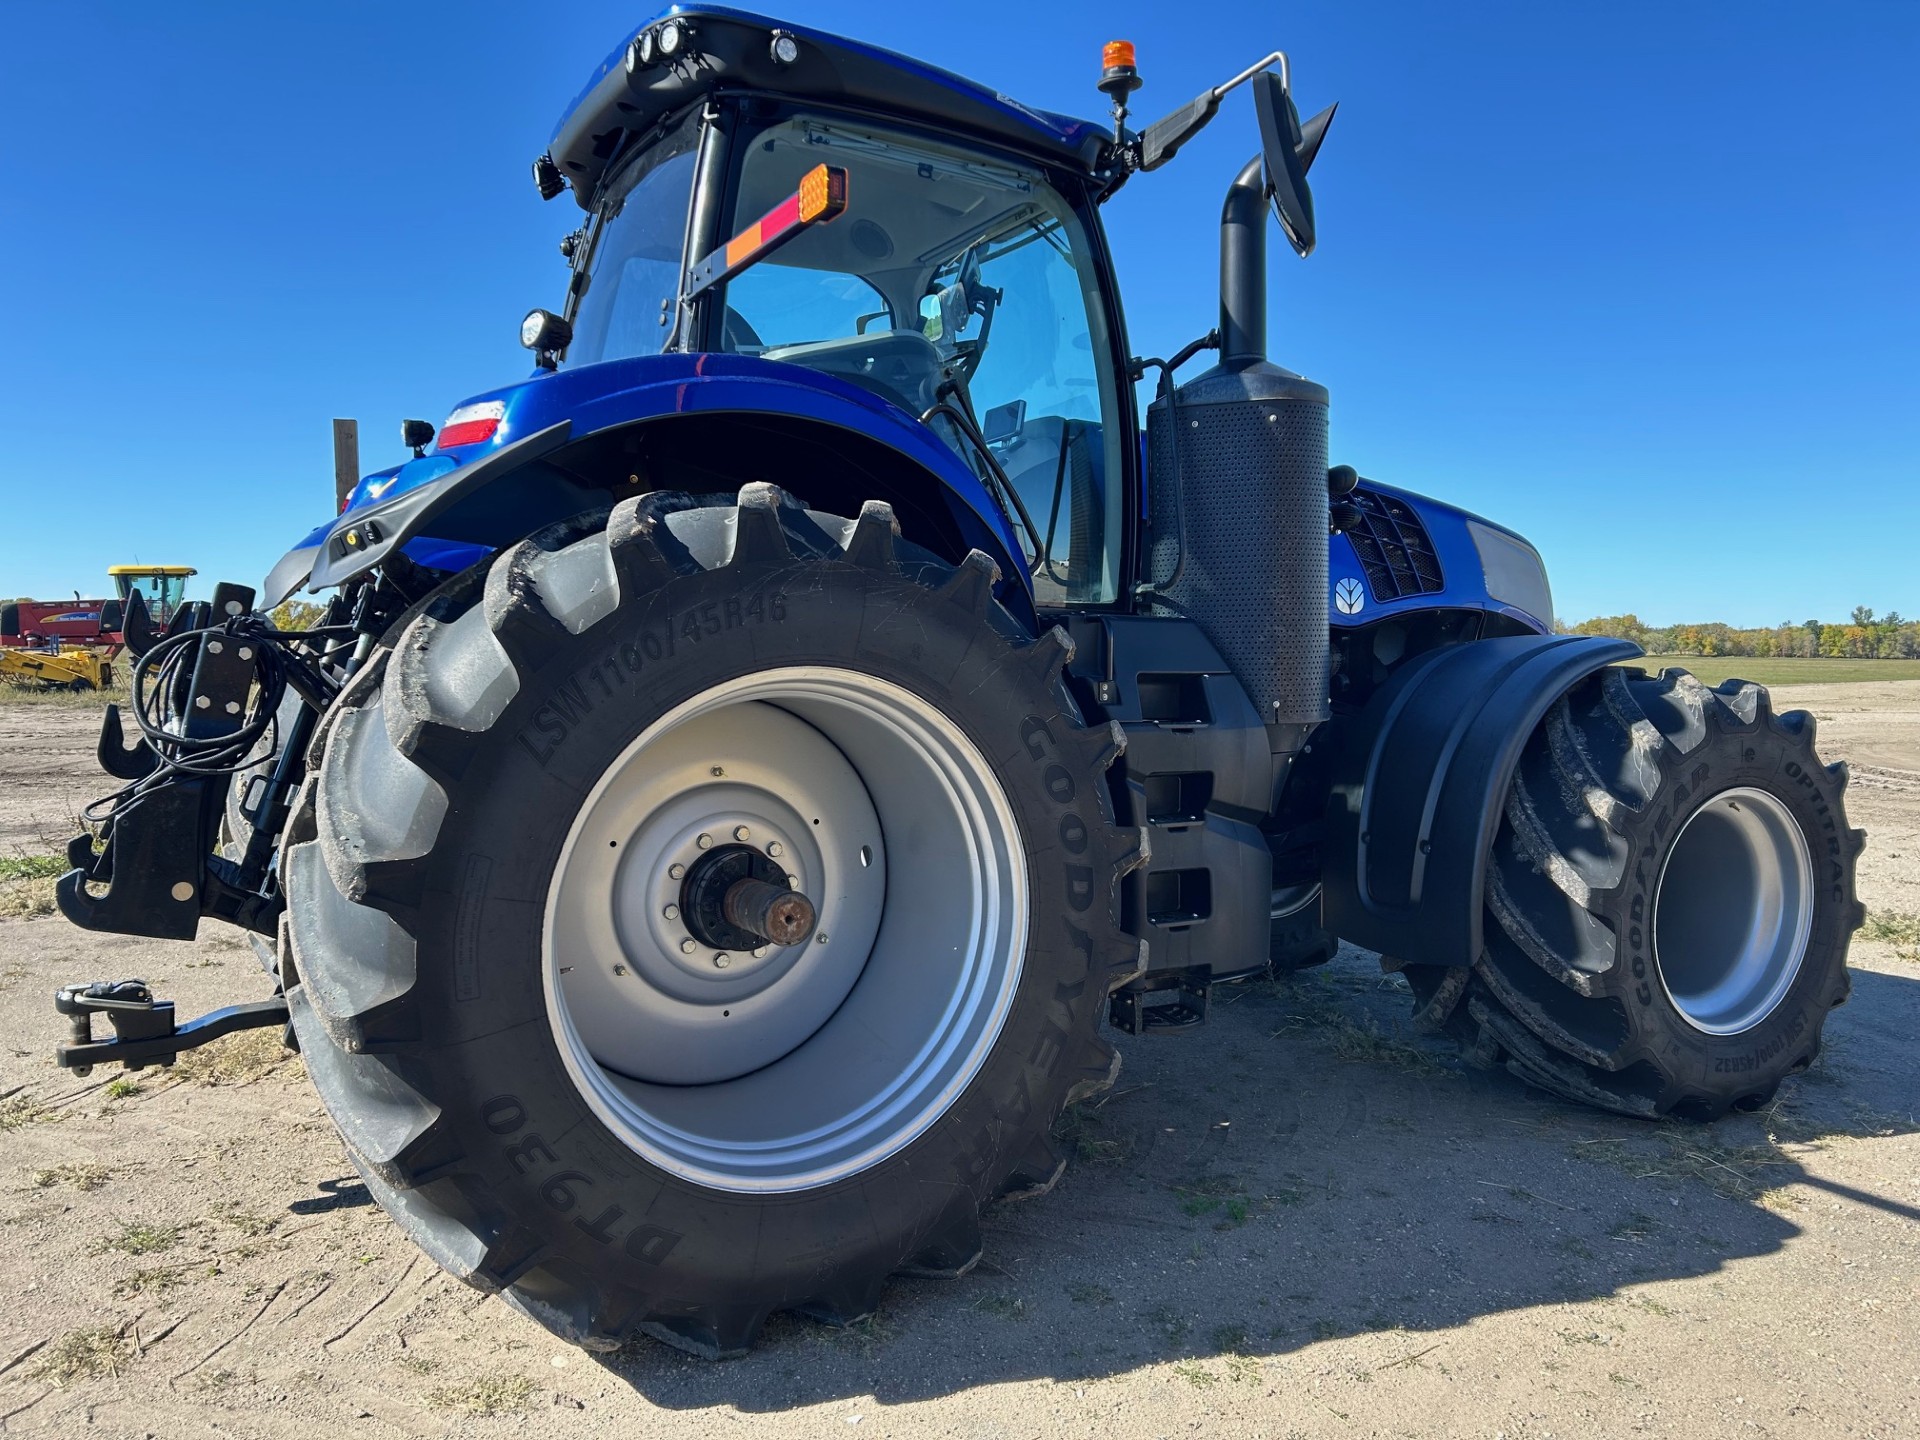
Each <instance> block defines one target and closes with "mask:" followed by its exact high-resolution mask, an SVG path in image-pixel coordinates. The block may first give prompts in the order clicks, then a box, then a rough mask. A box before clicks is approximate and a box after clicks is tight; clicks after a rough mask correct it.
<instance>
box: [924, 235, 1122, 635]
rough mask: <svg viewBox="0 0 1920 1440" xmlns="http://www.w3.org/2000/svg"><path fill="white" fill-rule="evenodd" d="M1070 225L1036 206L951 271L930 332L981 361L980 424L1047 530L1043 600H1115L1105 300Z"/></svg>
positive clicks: (1035, 552) (977, 385) (1041, 547)
mask: <svg viewBox="0 0 1920 1440" xmlns="http://www.w3.org/2000/svg"><path fill="white" fill-rule="evenodd" d="M1070 233H1071V232H1070V231H1069V228H1068V227H1067V226H1066V225H1065V224H1063V223H1062V222H1061V221H1059V220H1058V219H1056V218H1055V217H1053V216H1051V215H1046V214H1035V215H1033V216H1032V217H1031V218H1029V219H1028V220H1027V221H1025V222H1024V223H1023V224H1022V225H1021V226H1020V227H1019V228H1018V229H1017V230H1014V231H1011V232H1006V233H1002V234H1000V235H998V236H995V237H993V238H992V239H991V240H989V241H988V242H986V243H983V244H980V245H976V246H974V247H972V249H970V250H969V251H968V252H967V253H966V254H965V255H962V256H961V257H960V258H959V259H958V260H956V261H954V262H953V263H952V264H950V265H948V266H945V267H943V268H942V269H941V270H940V271H939V272H938V273H937V274H936V275H935V276H934V280H933V285H934V293H933V294H932V295H930V296H929V297H928V301H929V302H931V303H927V302H923V305H922V312H923V314H924V315H925V316H926V325H927V331H928V333H929V335H930V337H931V338H933V339H934V340H935V342H936V343H937V344H942V347H943V349H948V350H952V351H954V352H957V353H958V354H959V355H960V356H961V357H962V359H963V364H964V363H966V362H967V360H968V359H969V358H970V359H971V363H972V365H973V369H972V373H971V374H970V375H969V377H968V382H967V387H968V393H969V394H970V395H971V396H972V398H973V404H974V409H975V411H976V412H977V413H978V414H979V416H980V419H981V428H982V430H983V431H984V432H985V434H986V437H987V440H988V443H989V445H990V446H991V447H992V449H993V451H994V455H995V457H996V458H997V459H998V460H999V462H1000V466H1001V468H1002V469H1003V470H1005V471H1006V473H1007V478H1008V479H1009V480H1011V481H1012V482H1013V487H1014V489H1015V491H1016V492H1017V493H1018V494H1019V496H1020V499H1021V501H1022V503H1023V504H1025V506H1026V508H1027V513H1028V515H1029V516H1030V517H1031V518H1032V520H1033V526H1034V530H1035V532H1037V534H1036V536H1035V537H1028V536H1024V535H1023V537H1022V538H1023V540H1025V542H1026V544H1027V547H1028V550H1029V555H1028V559H1029V561H1030V562H1031V563H1032V565H1033V582H1034V595H1035V598H1036V599H1038V600H1039V601H1040V603H1041V604H1043V605H1045V604H1075V603H1089V602H1099V601H1104V600H1108V599H1111V598H1112V596H1113V594H1114V590H1115V577H1114V575H1113V573H1112V564H1113V559H1114V554H1115V549H1116V546H1117V543H1118V536H1119V529H1120V515H1119V494H1118V487H1117V486H1110V485H1108V483H1107V474H1108V461H1109V454H1108V451H1109V445H1108V443H1107V436H1106V435H1105V434H1104V427H1103V425H1102V416H1103V414H1104V413H1105V410H1106V397H1105V396H1104V395H1103V394H1102V385H1101V375H1100V364H1099V359H1098V351H1097V350H1096V344H1104V339H1101V340H1098V341H1097V340H1096V337H1095V334H1094V331H1093V319H1092V317H1093V316H1095V315H1098V314H1099V313H1100V311H1099V309H1098V305H1099V297H1098V295H1097V294H1095V293H1093V292H1092V290H1091V289H1090V283H1091V282H1090V279H1089V277H1088V275H1087V273H1086V271H1085V270H1084V269H1083V267H1082V266H1080V265H1077V264H1075V262H1074V257H1073V254H1072V251H1071V250H1070V249H1069V237H1070ZM974 265H977V266H978V273H977V276H975V275H972V274H969V273H968V272H969V270H970V268H971V267H972V266H974ZM943 302H944V303H943ZM970 350H971V352H972V353H971V357H969V351H970ZM1036 539H1037V544H1036V543H1035V542H1036Z"/></svg>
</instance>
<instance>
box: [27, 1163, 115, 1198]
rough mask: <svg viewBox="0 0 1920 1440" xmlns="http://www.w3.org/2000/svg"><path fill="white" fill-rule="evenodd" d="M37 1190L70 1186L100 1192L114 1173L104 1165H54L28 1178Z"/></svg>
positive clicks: (35, 1172)
mask: <svg viewBox="0 0 1920 1440" xmlns="http://www.w3.org/2000/svg"><path fill="white" fill-rule="evenodd" d="M28 1178H29V1179H30V1180H31V1181H32V1182H33V1186H34V1188H35V1189H36V1190H51V1189H52V1188H53V1187H54V1186H56V1185H70V1186H72V1187H73V1188H74V1189H75V1190H85V1191H92V1190H98V1189H99V1188H100V1187H101V1186H103V1185H105V1184H106V1183H107V1181H109V1180H111V1179H112V1178H113V1172H112V1171H111V1170H109V1169H107V1167H106V1166H104V1165H83V1164H80V1163H78V1162H71V1163H68V1164H65V1165H52V1166H49V1167H48V1168H47V1169H45V1170H36V1171H34V1172H33V1174H32V1175H31V1176H29V1177H28Z"/></svg>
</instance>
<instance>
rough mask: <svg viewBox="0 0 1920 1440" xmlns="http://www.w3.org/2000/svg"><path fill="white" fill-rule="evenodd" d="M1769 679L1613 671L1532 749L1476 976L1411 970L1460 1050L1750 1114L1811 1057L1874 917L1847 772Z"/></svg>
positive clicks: (1420, 1009)
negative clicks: (1854, 945)
mask: <svg viewBox="0 0 1920 1440" xmlns="http://www.w3.org/2000/svg"><path fill="white" fill-rule="evenodd" d="M1813 742H1814V722H1813V717H1812V716H1810V715H1808V714H1806V713H1805V712H1804V711H1792V712H1789V713H1787V714H1783V715H1776V714H1774V713H1773V709H1772V706H1771V703H1770V701H1769V699H1768V696H1767V692H1766V691H1765V690H1763V689H1762V688H1761V687H1760V686H1758V685H1754V684H1749V683H1746V682H1742V681H1737V680H1734V681H1728V682H1727V683H1726V684H1724V685H1722V686H1720V687H1718V688H1717V689H1712V690H1710V689H1708V688H1707V687H1706V686H1704V685H1703V684H1701V683H1700V681H1698V680H1697V679H1695V678H1694V677H1693V676H1692V675H1689V674H1688V673H1687V672H1685V671H1683V670H1666V671H1663V672H1662V673H1661V674H1660V675H1659V676H1657V677H1653V676H1649V675H1647V674H1646V673H1645V672H1644V671H1641V670H1636V669H1622V668H1617V667H1615V668H1609V669H1606V670H1603V671H1601V672H1600V673H1599V674H1597V675H1594V676H1591V677H1589V678H1587V679H1586V680H1583V681H1581V682H1580V683H1579V684H1578V685H1576V686H1575V687H1574V689H1573V690H1572V691H1571V692H1570V693H1569V694H1567V695H1565V696H1563V697H1562V698H1561V699H1560V700H1558V701H1557V702H1555V704H1554V706H1553V708H1552V709H1551V710H1550V711H1549V712H1548V715H1547V718H1546V719H1545V720H1543V721H1542V722H1541V723H1540V725H1539V727H1538V728H1537V729H1536V731H1535V732H1534V734H1533V736H1532V737H1531V739H1530V740H1529V741H1528V743H1527V747H1526V749H1525V751H1524V753H1523V755H1522V757H1521V761H1520V765H1519V769H1518V771H1517V773H1516V774H1515V776H1514V779H1513V781H1512V784H1511V787H1510V789H1509V792H1508V795H1507V800H1506V805H1505V809H1504V811H1503V814H1502V818H1501V823H1500V829H1499V833H1498V835H1497V837H1496V839H1495V841H1494V847H1493V854H1492V857H1491V861H1490V864H1489V875H1488V887H1487V895H1486V914H1485V920H1484V928H1485V948H1484V949H1483V951H1482V953H1481V954H1480V956H1479V958H1478V959H1477V961H1476V962H1475V963H1474V965H1473V967H1472V970H1471V972H1462V971H1450V970H1446V969H1444V968H1440V967H1435V966H1428V965H1409V966H1406V967H1405V970H1406V975H1407V979H1408V981H1409V983H1410V984H1411V986H1412V988H1413V991H1414V998H1415V1003H1416V1006H1417V1010H1416V1017H1417V1018H1418V1019H1419V1020H1421V1021H1423V1022H1425V1023H1426V1024H1428V1025H1430V1026H1436V1027H1439V1026H1444V1027H1446V1028H1449V1029H1451V1030H1452V1031H1454V1032H1455V1033H1456V1034H1458V1035H1459V1036H1460V1037H1461V1038H1462V1039H1463V1041H1465V1042H1466V1044H1467V1046H1468V1055H1469V1057H1470V1058H1473V1059H1477V1060H1478V1061H1480V1062H1482V1063H1486V1064H1497V1063H1504V1064H1505V1065H1506V1067H1507V1068H1508V1069H1509V1070H1510V1071H1512V1072H1513V1073H1514V1074H1515V1075H1517V1076H1519V1077H1520V1078H1521V1079H1523V1080H1526V1081H1528V1082H1530V1083H1532V1084H1534V1085H1537V1086H1539V1087H1540V1088H1542V1089H1544V1090H1548V1091H1551V1092H1553V1093H1555V1094H1557V1095H1561V1096H1564V1097H1566V1098H1568V1099H1573V1100H1579V1101H1583V1102H1586V1103H1589V1104H1593V1105H1597V1106H1600V1107H1601V1108H1603V1109H1607V1110H1614V1111H1619V1112H1621V1113H1623V1114H1629V1115H1641V1116H1648V1117H1652V1116H1659V1115H1665V1114H1669V1113H1675V1114H1680V1115H1684V1116H1690V1117H1694V1118H1700V1119H1710V1118H1712V1117H1714V1116H1717V1115H1720V1114H1722V1113H1724V1112H1725V1111H1726V1110H1728V1109H1729V1108H1737V1109H1743V1110H1749V1109H1754V1108H1756V1107H1758V1106H1760V1105H1763V1104H1765V1103H1766V1101H1767V1100H1768V1099H1770V1098H1771V1097H1772V1095H1773V1094H1774V1091H1775V1090H1776V1089H1777V1087H1778V1086H1779V1083H1780V1081H1781V1079H1782V1078H1784V1077H1785V1076H1788V1075H1794V1074H1798V1073H1800V1072H1801V1071H1803V1070H1805V1069H1806V1068H1807V1067H1808V1066H1809V1065H1811V1064H1812V1063H1813V1060H1814V1057H1815V1056H1816V1055H1818V1054H1819V1051H1820V1032H1821V1028H1822V1026H1823V1025H1824V1024H1825V1023H1826V1018H1827V1014H1828V1012H1829V1011H1830V1010H1832V1009H1833V1007H1834V1006H1836V1005H1839V1004H1840V1003H1841V1002H1843V1001H1844V1000H1845V999H1846V998H1847V993H1848V988H1849V982H1848V978H1847V968H1846V962H1847V945H1848V942H1849V940H1850V939H1851V936H1852V933H1853V931H1854V930H1855V929H1856V928H1857V927H1858V926H1859V925H1860V923H1861V922H1862V920H1863V919H1864V918H1865V915H1864V911H1863V910H1862V908H1861V907H1860V905H1859V903H1858V902H1857V901H1856V900H1855V898H1854V865H1855V861H1856V859H1857V857H1858V856H1859V853H1860V850H1861V848H1862V846H1863V844H1864V841H1865V833H1864V832H1863V831H1859V830H1851V829H1849V828H1848V827H1847V822H1846V811H1845V808H1844V805H1843V791H1844V790H1845V788H1846V781H1847V772H1846V767H1845V766H1844V765H1838V764H1836V765H1822V764H1821V763H1820V760H1819V758H1818V757H1817V756H1816V755H1815V753H1814V747H1813Z"/></svg>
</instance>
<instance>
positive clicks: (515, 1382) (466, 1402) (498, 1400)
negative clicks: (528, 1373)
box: [427, 1375, 533, 1415]
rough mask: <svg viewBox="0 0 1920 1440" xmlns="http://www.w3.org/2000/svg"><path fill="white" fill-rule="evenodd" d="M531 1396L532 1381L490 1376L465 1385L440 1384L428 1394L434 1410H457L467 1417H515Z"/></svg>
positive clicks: (519, 1377) (524, 1378)
mask: <svg viewBox="0 0 1920 1440" xmlns="http://www.w3.org/2000/svg"><path fill="white" fill-rule="evenodd" d="M532 1396H533V1382H532V1381H531V1380H529V1379H527V1378H526V1377H525V1376H524V1375H489V1376H486V1377H485V1378H483V1379H480V1380H470V1381H468V1382H467V1383H466V1384H464V1385H443V1386H441V1387H440V1388H439V1389H437V1390H429V1391H428V1392H427V1404H428V1405H430V1406H432V1407H433V1408H434V1409H435V1410H458V1411H460V1412H461V1413H462V1414H466V1415H518V1414H520V1413H522V1412H523V1411H524V1410H525V1409H526V1408H527V1401H528V1400H529V1399H531V1398H532Z"/></svg>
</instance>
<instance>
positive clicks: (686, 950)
mask: <svg viewBox="0 0 1920 1440" xmlns="http://www.w3.org/2000/svg"><path fill="white" fill-rule="evenodd" d="M698 948H699V947H698V946H696V945H695V944H694V943H693V941H691V940H682V941H681V942H680V953H681V954H682V955H691V954H692V953H693V952H694V951H695V950H696V949H698Z"/></svg>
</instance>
